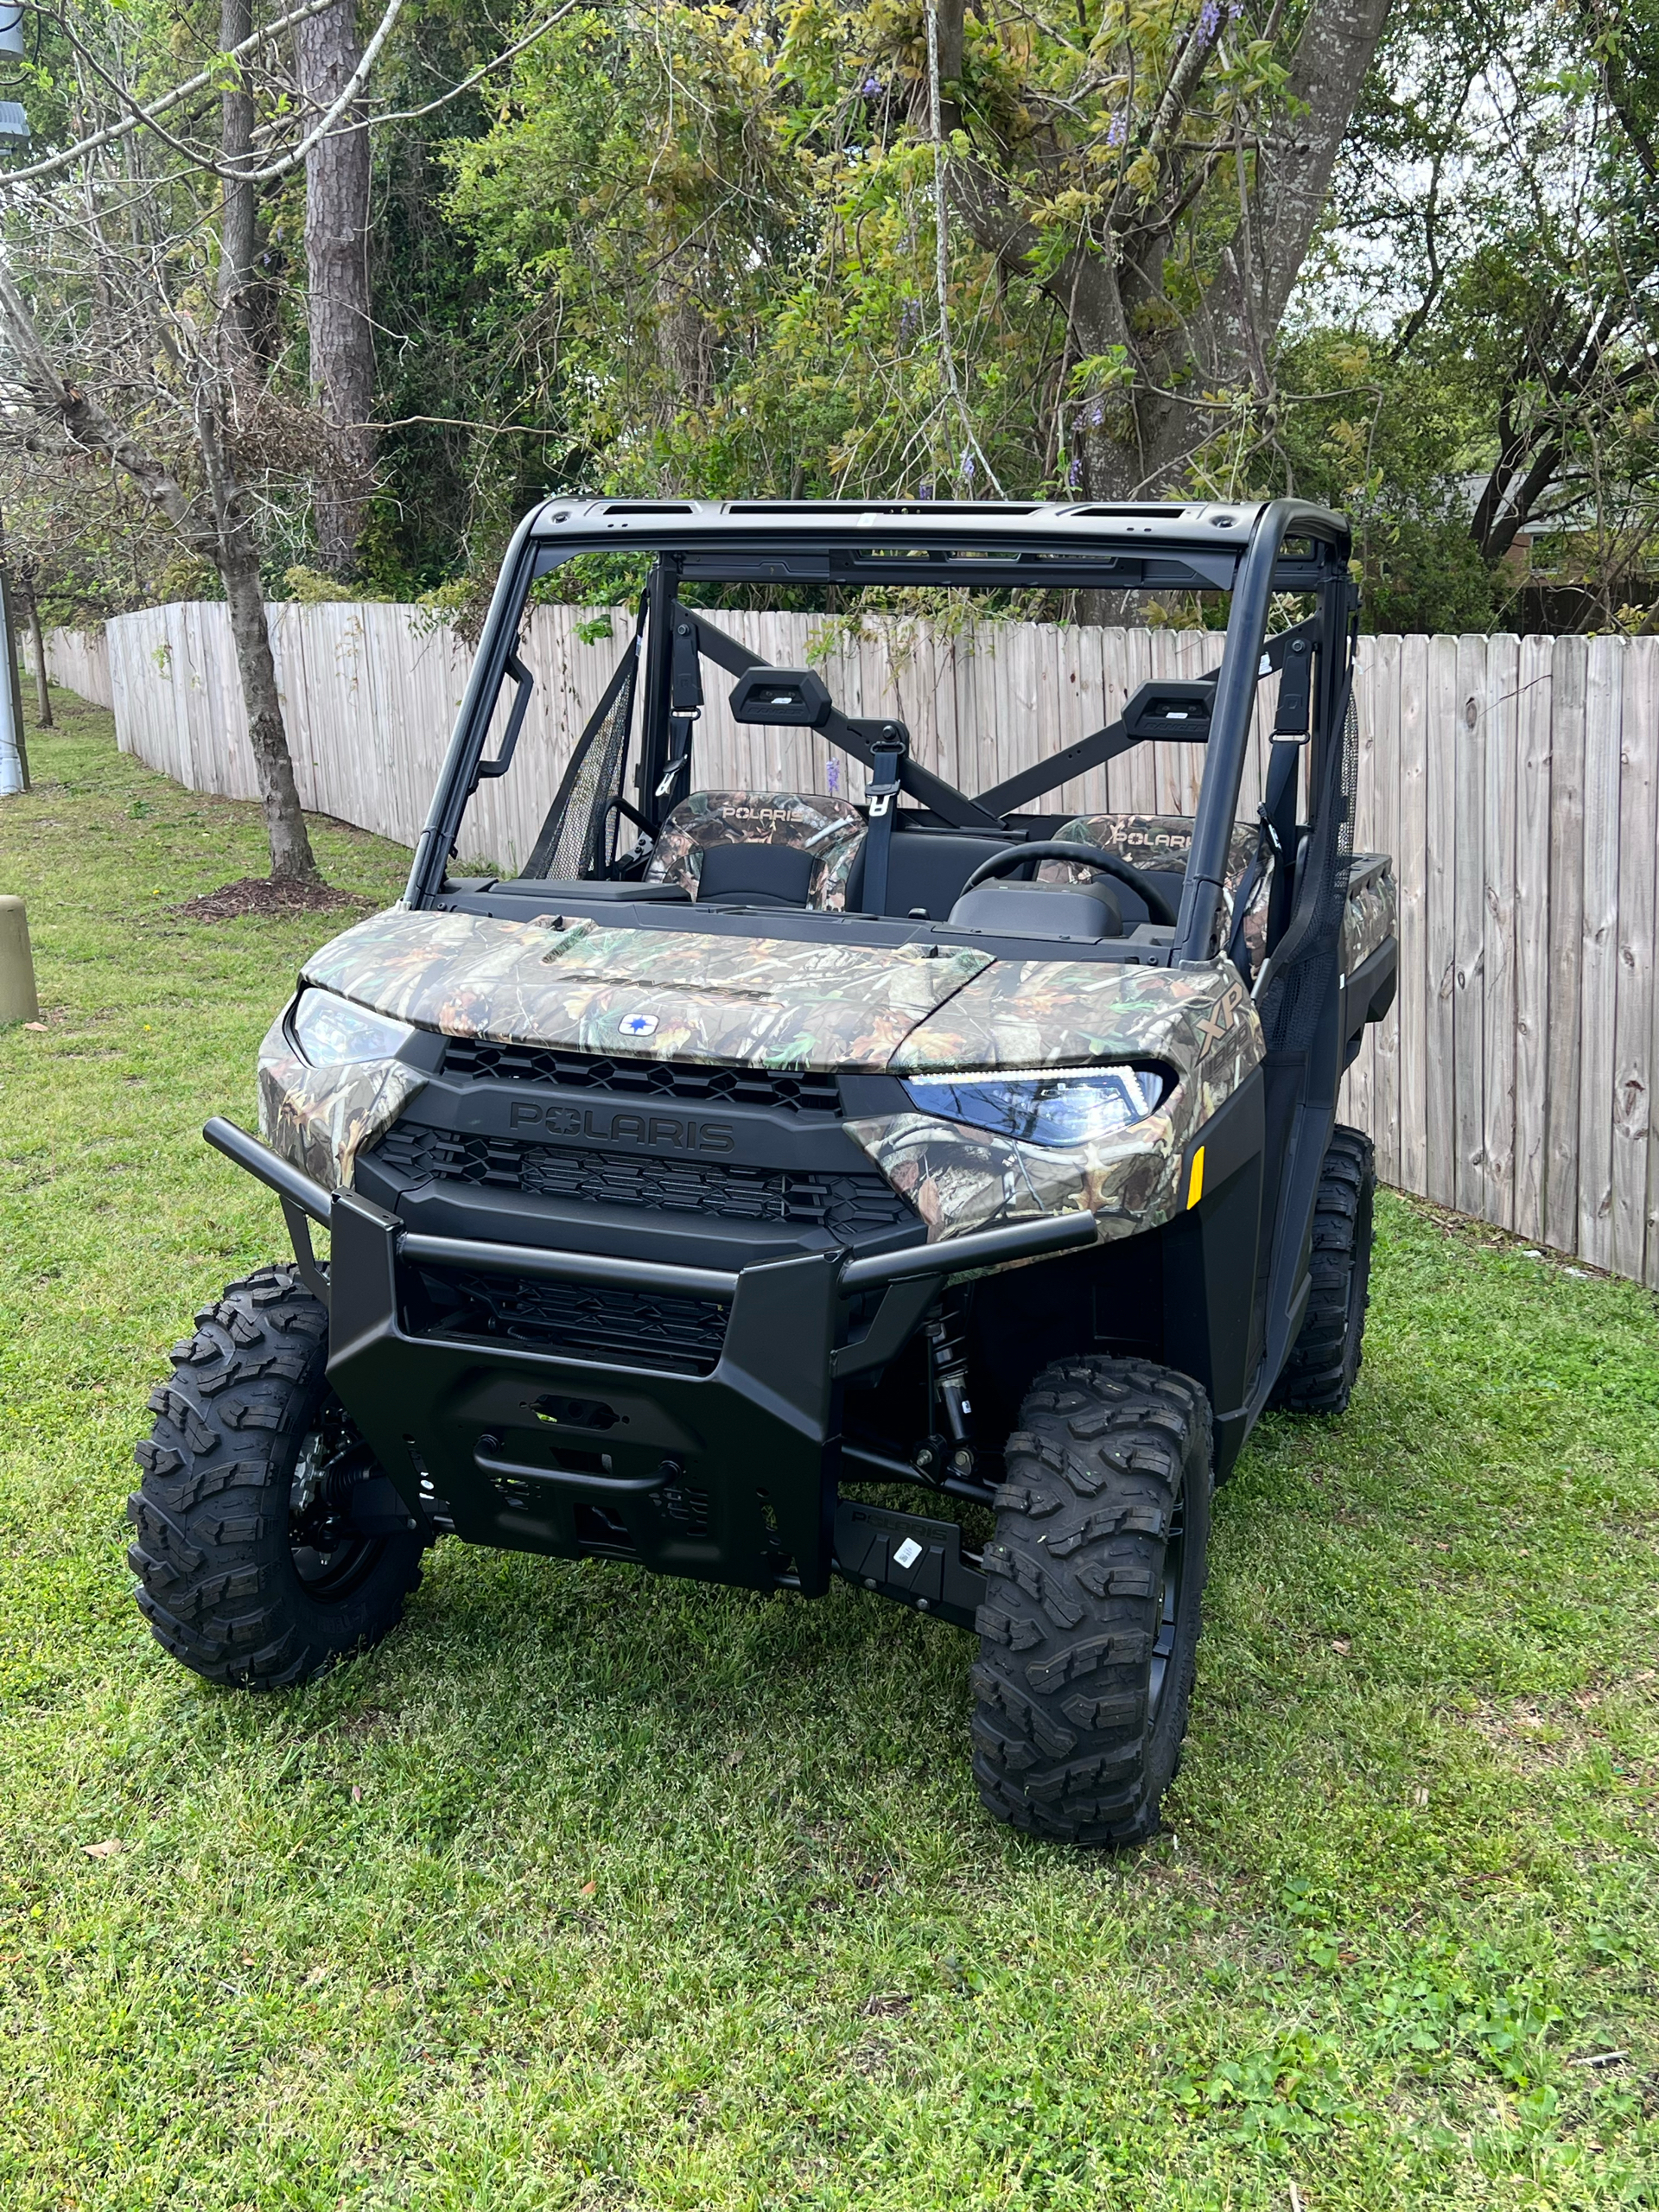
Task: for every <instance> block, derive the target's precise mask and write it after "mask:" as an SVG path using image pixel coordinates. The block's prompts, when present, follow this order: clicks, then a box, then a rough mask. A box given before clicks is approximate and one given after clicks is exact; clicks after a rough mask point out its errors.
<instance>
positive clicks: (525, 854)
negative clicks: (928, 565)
mask: <svg viewBox="0 0 1659 2212" xmlns="http://www.w3.org/2000/svg"><path fill="white" fill-rule="evenodd" d="M936 596H937V601H938V604H937V605H935V606H932V607H929V608H928V609H927V610H926V611H925V612H918V613H891V612H874V611H873V612H859V613H846V612H844V611H839V610H834V611H830V612H827V613H826V612H821V611H813V610H810V609H801V608H791V609H781V610H772V609H756V608H754V607H730V606H715V607H709V606H707V605H704V606H699V607H683V606H680V605H678V604H676V605H675V607H674V609H673V613H672V616H671V620H672V621H673V622H675V623H676V624H677V626H679V628H680V629H681V630H682V631H683V632H686V634H684V635H677V636H676V637H675V638H674V639H673V642H672V645H671V648H670V651H669V652H668V653H667V654H666V655H665V656H664V658H666V659H667V661H668V663H669V666H668V669H667V675H668V679H669V681H668V687H667V688H668V690H669V694H670V696H669V697H668V700H667V702H666V703H667V706H668V709H669V711H668V714H667V715H666V718H665V719H666V721H667V722H668V730H667V733H666V737H667V742H666V747H665V748H664V747H662V746H660V745H659V747H658V752H659V753H662V755H663V757H661V758H660V760H658V761H655V762H653V763H652V770H653V772H652V775H651V780H650V788H649V789H646V788H644V784H645V779H644V777H643V776H642V774H641V769H642V766H643V763H644V754H645V750H646V747H645V719H646V717H645V696H644V694H645V675H646V671H647V664H648V661H649V659H650V654H649V650H648V648H649V643H650V635H649V633H650V624H649V621H648V620H647V621H644V622H641V621H640V620H639V619H638V617H637V614H636V610H635V609H634V608H633V607H621V608H613V609H610V610H598V611H595V610H594V609H592V608H579V607H565V606H552V607H548V606H535V605H530V606H528V607H526V608H525V609H524V613H523V615H522V618H521V622H520V626H519V631H518V641H517V647H516V652H515V654H514V657H513V663H512V666H510V667H509V668H508V669H507V670H506V671H504V677H503V681H502V683H501V686H500V690H499V695H498V697H497V699H496V702H495V706H494V710H493V715H492V718H491V724H490V733H489V736H488V738H487V739H486V743H485V746H484V750H483V760H482V765H483V767H484V770H485V773H484V774H483V775H482V776H481V777H480V782H479V785H478V787H477V789H476V791H475V792H474V796H473V798H472V799H471V800H470V802H469V804H468V805H467V810H466V812H465V815H464V816H463V817H462V825H461V836H459V838H458V839H457V840H456V845H457V858H456V861H455V867H456V868H457V870H458V871H459V872H460V873H461V874H465V875H468V876H476V875H481V874H490V875H495V876H498V877H513V878H521V879H523V878H544V879H550V880H571V879H591V878H594V877H601V876H605V875H607V874H614V873H615V872H617V871H619V870H626V869H628V868H630V867H633V866H637V865H639V862H640V861H642V860H644V859H645V858H647V857H648V851H647V850H646V849H645V841H647V840H649V839H651V838H653V837H654V836H656V835H657V834H658V831H659V830H660V828H661V825H662V823H663V822H664V819H665V818H666V817H667V815H668V814H669V813H670V812H671V810H672V809H673V807H674V806H675V805H677V804H681V803H682V802H683V801H684V800H686V799H687V798H690V796H691V795H692V794H693V793H696V792H710V791H718V792H721V793H728V794H729V793H746V792H747V793H752V794H756V795H760V794H766V793H785V794H796V795H799V796H803V797H806V796H816V797H819V798H827V799H831V800H836V801H838V802H841V803H842V804H849V805H851V806H854V807H856V808H859V809H865V808H867V807H868V804H869V795H870V785H871V780H872V777H873V775H874V773H875V765H874V763H875V746H876V744H877V742H878V741H879V740H880V738H881V736H882V733H883V730H884V729H886V728H891V729H892V730H893V731H895V732H896V733H897V734H898V736H899V741H900V743H901V747H902V751H901V754H900V759H899V784H900V789H899V795H898V801H897V803H898V804H899V809H900V810H901V812H902V813H903V814H905V815H906V817H908V816H909V815H911V814H912V813H919V814H921V815H926V816H929V817H932V816H938V817H940V818H943V819H947V820H950V819H952V818H953V817H954V819H955V823H956V826H958V827H971V828H981V827H991V826H993V825H995V824H997V823H1009V822H1013V821H1016V820H1018V821H1025V822H1027V823H1028V824H1029V826H1030V827H1031V828H1032V829H1038V828H1039V826H1046V825H1052V823H1057V822H1060V821H1063V820H1065V819H1067V818H1070V817H1085V816H1089V815H1091V814H1096V813H1102V812H1105V811H1108V810H1114V811H1118V812H1126V813H1134V814H1141V815H1147V816H1154V817H1157V816H1173V817H1188V816H1191V815H1192V813H1193V812H1194V811H1195V810H1196V807H1197V804H1198V791H1199V787H1200V785H1201V783H1202V780H1203V775H1204V768H1205V746H1204V744H1203V743H1202V742H1194V741H1190V740H1189V739H1188V736H1187V734H1188V733H1189V732H1192V733H1194V734H1196V735H1197V736H1198V737H1200V738H1202V737H1203V736H1204V735H1205V734H1207V721H1208V715H1207V703H1208V702H1207V700H1206V698H1205V696H1204V694H1205V691H1206V690H1208V689H1209V688H1210V687H1211V685H1212V683H1213V678H1214V676H1215V673H1216V671H1217V667H1218V665H1219V663H1220V659H1221V654H1222V647H1223V642H1224V638H1223V632H1221V631H1220V630H1219V629H1213V628H1208V627H1200V626H1188V627H1181V628H1174V627H1166V628H1164V629H1161V630H1154V629H1150V628H1147V627H1135V628H1124V627H1116V626H1102V625H1100V624H1098V623H1086V622H1070V623H1067V622H1057V621H1052V620H1049V621H1045V620H1029V619H1020V617H1019V616H1018V615H1011V614H1008V613H1003V612H1001V611H999V610H996V609H994V608H986V607H976V606H975V604H974V603H973V595H972V594H967V593H957V594H944V593H940V594H937V595H936ZM674 646H677V648H678V651H677V652H675V651H674V650H673V647H674ZM755 670H758V671H760V681H758V682H757V681H755V680H753V671H755ZM771 678H781V679H786V680H785V681H782V682H778V681H771V680H769V679H771ZM676 689H677V696H676ZM1149 690H1150V692H1151V693H1152V694H1153V696H1148V697H1145V698H1141V695H1143V694H1147V693H1148V691H1149ZM1137 698H1141V707H1142V709H1143V712H1142V715H1141V719H1140V721H1139V722H1138V723H1137V725H1136V727H1137V728H1140V729H1141V736H1139V737H1138V738H1136V739H1135V741H1131V742H1129V743H1128V744H1126V745H1125V746H1124V747H1123V749H1122V751H1120V752H1116V753H1112V754H1110V757H1106V758H1100V759H1096V760H1090V761H1085V762H1084V763H1083V764H1082V765H1080V766H1079V767H1078V769H1077V772H1074V773H1071V774H1065V772H1064V766H1065V764H1064V761H1063V760H1062V758H1061V756H1064V755H1065V753H1068V752H1069V751H1070V750H1071V748H1073V747H1083V746H1084V745H1086V743H1087V741H1088V740H1089V739H1090V737H1091V736H1093V735H1095V734H1096V733H1099V732H1101V731H1102V730H1103V729H1104V728H1108V727H1109V726H1110V725H1112V724H1114V723H1115V722H1121V721H1122V718H1123V716H1124V715H1125V711H1126V709H1128V708H1129V706H1130V705H1131V702H1135V701H1136V700H1137ZM676 709H678V711H676ZM1258 719H1259V716H1258ZM515 720H516V721H517V723H518V728H516V730H515V728H514V724H515ZM1148 721H1155V722H1156V724H1157V727H1156V728H1155V730H1153V729H1148V728H1146V727H1144V726H1145V725H1146V724H1147V722H1148ZM1126 734H1127V733H1126ZM1096 750H1097V751H1099V752H1102V753H1104V752H1105V751H1106V750H1107V748H1105V747H1098V748H1096ZM504 755H505V760H504ZM498 765H505V773H504V774H501V775H499V776H498V775H492V774H490V773H489V772H488V771H489V769H490V768H492V767H493V766H498ZM1050 766H1053V767H1057V768H1058V769H1059V770H1060V771H1061V772H1060V773H1058V775H1056V776H1055V777H1054V778H1053V779H1052V782H1051V781H1049V780H1048V778H1047V771H1048V769H1049V768H1050ZM1031 784H1035V785H1039V786H1041V788H1039V789H1034V790H1027V789H1026V788H1025V785H1031Z"/></svg>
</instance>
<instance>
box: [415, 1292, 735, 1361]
mask: <svg viewBox="0 0 1659 2212" xmlns="http://www.w3.org/2000/svg"><path fill="white" fill-rule="evenodd" d="M416 1277H417V1280H418V1281H419V1284H420V1287H421V1289H422V1291H423V1293H424V1298H425V1303H426V1307H427V1312H426V1313H425V1315H424V1316H423V1317H420V1318H416V1317H411V1319H413V1320H414V1325H415V1326H416V1329H417V1332H418V1333H420V1334H423V1335H429V1336H445V1337H473V1338H483V1339H486V1340H489V1339H495V1340H498V1341H505V1342H507V1343H509V1344H523V1345H524V1346H526V1347H527V1348H528V1349H531V1350H533V1351H562V1352H570V1353H582V1352H588V1353H591V1354H593V1355H594V1357H598V1358H601V1359H614V1360H617V1361H619V1362H620V1363H622V1364H623V1365H625V1366H628V1367H649V1368H652V1369H655V1370H659V1371H660V1372H662V1373H664V1374H671V1375H711V1374H713V1372H714V1370H715V1368H716V1367H717V1366H718V1365H719V1363H720V1354H721V1346H722V1344H724V1343H725V1341H726V1320H727V1315H728V1311H729V1308H728V1307H727V1306H724V1305H722V1304H721V1301H720V1300H718V1299H714V1298H679V1297H667V1296H659V1295H658V1294H657V1293H656V1292H654V1291H637V1290H607V1289H604V1288H602V1287H600V1286H598V1285H596V1284H592V1283H579V1282H558V1281H550V1280H549V1279H548V1278H547V1277H545V1276H543V1275H497V1274H476V1273H474V1272H473V1271H471V1270H470V1269H467V1268H417V1269H416Z"/></svg>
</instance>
